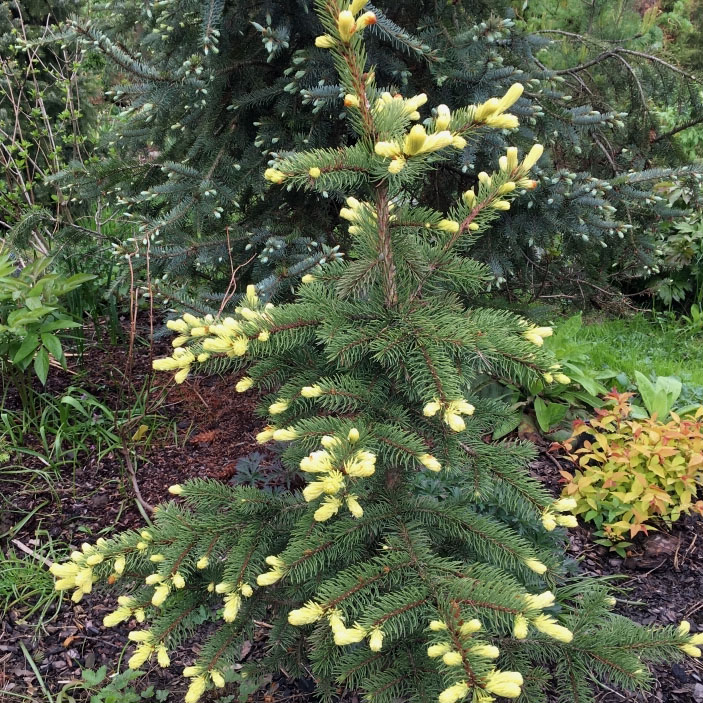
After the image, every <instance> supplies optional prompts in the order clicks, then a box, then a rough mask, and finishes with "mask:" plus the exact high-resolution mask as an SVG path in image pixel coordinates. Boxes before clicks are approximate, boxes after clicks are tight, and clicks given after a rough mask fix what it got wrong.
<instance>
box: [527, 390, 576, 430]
mask: <svg viewBox="0 0 703 703" xmlns="http://www.w3.org/2000/svg"><path fill="white" fill-rule="evenodd" d="M568 409H569V408H568V406H566V405H562V404H561V403H547V402H545V401H544V400H542V398H540V397H539V396H537V397H536V398H535V415H536V417H537V423H538V424H539V426H540V429H541V430H542V432H549V429H550V428H551V427H553V426H554V425H556V424H557V423H558V422H561V420H563V419H564V416H565V415H566V412H567V410H568Z"/></svg>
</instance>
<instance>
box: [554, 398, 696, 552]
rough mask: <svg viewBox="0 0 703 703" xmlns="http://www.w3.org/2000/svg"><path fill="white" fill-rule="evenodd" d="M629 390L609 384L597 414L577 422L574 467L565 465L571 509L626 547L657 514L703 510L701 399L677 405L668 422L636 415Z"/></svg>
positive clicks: (667, 519)
mask: <svg viewBox="0 0 703 703" xmlns="http://www.w3.org/2000/svg"><path fill="white" fill-rule="evenodd" d="M632 396H633V394H632V393H618V392H617V391H612V392H611V393H609V394H608V395H606V400H607V405H606V407H604V408H601V409H599V410H596V416H595V417H594V418H593V419H591V420H590V421H589V422H588V423H586V422H583V421H582V420H580V421H577V422H575V423H574V431H573V434H572V436H571V437H570V438H569V439H568V440H567V441H566V442H565V443H564V448H565V449H566V451H567V453H568V456H569V458H570V459H571V460H572V461H573V462H574V463H575V464H576V465H577V468H576V470H575V471H574V472H573V474H572V473H569V472H568V471H562V472H561V474H562V477H563V478H564V479H565V481H566V485H565V486H564V489H563V496H565V497H569V498H574V499H575V500H576V508H575V509H574V510H573V512H574V514H575V515H579V516H581V517H582V518H583V519H584V520H586V521H589V522H592V523H594V524H595V525H596V527H597V528H598V533H599V534H600V536H601V537H602V539H601V540H599V541H600V542H601V543H603V544H606V543H607V544H613V543H619V544H620V546H621V547H622V546H623V544H622V540H624V539H627V538H628V537H629V538H630V539H632V538H634V537H635V536H636V535H637V534H638V533H640V532H643V533H645V534H647V532H648V530H651V529H656V527H655V525H656V524H657V522H660V523H661V522H663V523H666V524H671V523H672V522H675V521H676V520H678V519H679V517H680V516H681V515H682V514H685V513H688V512H690V511H691V510H694V511H697V512H699V513H702V514H703V500H698V488H699V486H700V485H701V482H702V480H703V406H702V407H700V408H699V409H698V410H697V411H696V412H695V414H693V415H690V416H686V417H679V416H678V415H676V414H675V413H673V412H672V413H671V418H670V419H669V420H668V421H667V422H660V421H659V419H658V418H656V416H655V417H651V418H646V419H634V418H631V417H630V405H629V400H630V398H631V397H632Z"/></svg>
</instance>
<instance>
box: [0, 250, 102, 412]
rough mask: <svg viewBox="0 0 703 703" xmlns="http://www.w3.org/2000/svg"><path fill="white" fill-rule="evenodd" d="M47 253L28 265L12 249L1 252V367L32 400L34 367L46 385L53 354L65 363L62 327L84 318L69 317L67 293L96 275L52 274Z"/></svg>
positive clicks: (26, 399)
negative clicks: (28, 375)
mask: <svg viewBox="0 0 703 703" xmlns="http://www.w3.org/2000/svg"><path fill="white" fill-rule="evenodd" d="M50 264H51V259H50V258H48V257H40V258H36V259H35V260H34V261H32V262H30V263H27V264H26V265H23V264H22V263H21V262H19V261H17V260H16V259H14V258H13V257H12V256H11V255H10V254H2V253H0V369H1V370H2V373H3V376H4V377H6V378H9V379H10V380H11V382H12V383H13V384H14V385H15V387H16V388H17V391H18V392H19V393H20V397H21V399H22V402H23V405H25V407H26V406H27V405H28V403H29V396H28V393H29V389H30V386H29V381H28V379H27V378H26V375H25V374H26V372H27V370H28V369H29V367H30V366H32V367H33V369H34V373H35V374H36V376H37V378H38V379H39V380H40V381H41V383H42V384H45V383H46V379H47V376H48V374H49V359H50V356H52V357H53V358H54V359H55V360H56V361H57V362H59V363H60V364H61V365H62V366H64V367H65V365H66V358H65V356H64V350H63V346H62V344H61V339H60V332H61V331H63V330H67V329H70V328H71V327H80V323H78V322H76V321H75V320H72V319H70V318H69V317H67V316H66V315H65V314H64V313H63V310H62V307H61V306H62V298H64V297H65V296H66V295H67V294H68V293H70V292H71V291H73V290H75V289H76V288H78V286H80V285H81V284H82V283H84V282H85V281H89V280H91V279H92V278H93V276H91V275H89V274H76V275H74V276H69V277H66V276H61V275H60V274H57V273H48V272H47V269H48V268H49V266H50Z"/></svg>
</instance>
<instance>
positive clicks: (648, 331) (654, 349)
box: [581, 315, 703, 392]
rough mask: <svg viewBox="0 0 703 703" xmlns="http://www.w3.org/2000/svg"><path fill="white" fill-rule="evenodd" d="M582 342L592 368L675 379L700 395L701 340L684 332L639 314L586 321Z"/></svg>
mask: <svg viewBox="0 0 703 703" xmlns="http://www.w3.org/2000/svg"><path fill="white" fill-rule="evenodd" d="M581 333H582V335H583V342H584V343H585V344H588V345H589V346H590V349H589V356H590V357H591V360H592V363H593V366H594V367H595V368H596V369H599V370H600V369H603V370H612V371H617V372H619V373H623V374H625V375H627V376H628V377H629V378H630V379H632V378H633V377H634V372H635V371H641V372H642V373H644V374H645V375H647V374H655V375H657V376H677V377H678V378H679V379H680V380H681V381H682V382H684V383H685V384H686V385H689V386H701V388H700V389H699V390H700V391H701V392H703V338H702V337H701V335H700V334H698V335H692V334H688V333H687V332H686V330H685V329H683V328H681V327H676V326H674V325H671V324H668V323H660V322H657V321H656V320H651V319H649V318H647V317H644V316H643V315H638V316H636V317H630V318H626V319H609V320H603V321H597V322H590V323H587V324H585V325H584V326H583V328H582V329H581Z"/></svg>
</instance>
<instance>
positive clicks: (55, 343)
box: [41, 332, 64, 362]
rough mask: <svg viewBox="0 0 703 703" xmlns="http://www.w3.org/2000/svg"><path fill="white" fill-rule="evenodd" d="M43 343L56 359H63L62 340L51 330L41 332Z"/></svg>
mask: <svg viewBox="0 0 703 703" xmlns="http://www.w3.org/2000/svg"><path fill="white" fill-rule="evenodd" d="M41 341H42V344H43V345H44V346H45V347H46V349H47V350H48V352H49V354H51V356H53V357H54V359H56V361H59V362H61V361H63V358H64V356H63V349H62V348H61V340H60V339H59V338H58V337H57V336H56V335H55V334H51V332H42V333H41Z"/></svg>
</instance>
